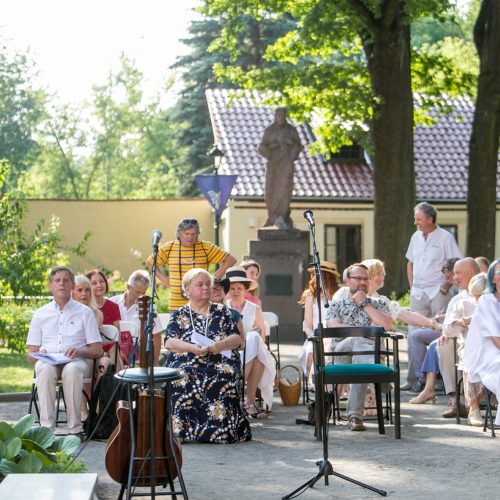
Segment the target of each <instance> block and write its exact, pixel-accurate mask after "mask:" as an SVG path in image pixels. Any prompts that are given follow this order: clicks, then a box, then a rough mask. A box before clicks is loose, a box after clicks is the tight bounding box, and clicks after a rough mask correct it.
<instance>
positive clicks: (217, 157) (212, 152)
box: [207, 144, 224, 246]
mask: <svg viewBox="0 0 500 500" xmlns="http://www.w3.org/2000/svg"><path fill="white" fill-rule="evenodd" d="M207 156H210V157H211V158H212V159H213V162H214V163H213V168H214V175H215V185H216V186H217V187H218V186H219V168H220V164H221V162H222V157H223V156H224V152H223V151H221V150H220V149H219V147H218V146H217V144H214V145H213V146H212V147H211V148H210V149H209V150H208V151H207ZM217 196H218V198H219V199H218V200H217V202H216V204H217V208H216V209H215V219H214V243H215V244H216V245H217V246H219V224H220V211H219V210H220V191H218V193H217Z"/></svg>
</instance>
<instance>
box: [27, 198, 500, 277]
mask: <svg viewBox="0 0 500 500" xmlns="http://www.w3.org/2000/svg"><path fill="white" fill-rule="evenodd" d="M436 207H437V209H438V224H444V225H451V224H455V225H457V227H458V244H459V247H460V249H461V250H462V252H465V241H466V223H467V213H466V211H465V208H464V207H463V205H462V206H461V205H439V204H436ZM306 209H310V210H312V211H313V213H314V219H315V222H316V240H317V246H318V251H319V253H320V257H321V258H323V256H324V248H325V241H324V226H325V224H359V225H361V235H362V239H361V254H362V258H363V259H366V258H371V257H374V243H373V242H374V234H373V211H372V206H371V204H369V203H344V204H341V203H325V202H321V203H320V202H311V203H304V202H294V203H292V219H293V221H294V224H295V227H296V228H298V229H301V230H305V231H306V230H307V229H308V226H307V222H306V220H305V219H304V217H303V212H304V210H306ZM52 215H57V216H58V217H59V218H60V220H61V224H60V230H61V233H62V235H63V237H64V242H63V243H64V244H76V243H77V242H79V241H80V240H81V238H82V237H83V235H84V234H85V232H86V231H90V232H91V233H92V236H91V238H90V240H89V244H88V259H87V260H81V259H77V258H75V259H74V260H73V261H72V265H73V266H74V267H75V269H78V270H84V269H87V268H89V267H91V266H94V265H96V266H104V267H106V268H107V269H109V270H112V271H114V270H118V271H120V273H121V274H122V275H123V276H127V275H128V274H129V273H130V272H131V271H132V270H134V269H137V268H139V267H141V266H142V262H143V261H144V260H145V259H146V258H147V257H148V256H149V255H150V253H151V234H152V232H153V230H155V229H159V230H161V231H162V233H163V238H162V242H166V241H169V240H171V239H172V238H173V237H174V233H175V228H176V226H177V223H178V222H179V221H180V220H181V219H182V218H184V217H193V218H196V219H198V221H199V222H200V225H201V228H202V237H203V239H206V240H210V241H213V239H214V229H213V213H212V210H211V209H210V207H209V205H208V203H207V201H206V200H205V199H201V198H200V199H179V200H164V201H150V200H147V201H135V200H134V201H69V200H68V201H58V200H30V201H29V202H28V217H27V222H26V225H27V229H33V228H34V226H35V223H36V222H37V221H39V220H40V219H42V218H43V219H45V221H46V224H47V223H48V221H50V218H51V216H52ZM265 219H266V209H265V205H264V202H263V201H262V202H255V201H240V200H236V201H235V200H231V201H230V202H229V204H228V208H227V209H226V210H225V212H224V214H223V217H222V223H221V228H220V245H221V246H222V247H223V248H225V249H226V250H228V251H229V252H231V253H232V254H233V255H234V256H235V258H236V259H237V260H240V259H241V258H242V257H243V256H245V255H248V242H249V240H252V239H257V229H258V228H260V227H262V225H263V224H264V222H265ZM395 244H398V245H400V247H401V251H402V252H403V253H405V252H406V248H407V245H408V242H406V241H401V242H396V243H395ZM496 249H497V250H496V255H498V254H499V250H500V217H497V231H496Z"/></svg>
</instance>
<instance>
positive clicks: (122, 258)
mask: <svg viewBox="0 0 500 500" xmlns="http://www.w3.org/2000/svg"><path fill="white" fill-rule="evenodd" d="M28 208H29V210H28V218H27V228H28V229H32V228H33V227H34V225H35V223H36V222H37V221H38V220H40V219H42V218H43V219H44V220H45V222H46V223H47V222H48V221H50V219H51V217H52V215H57V216H58V217H59V218H60V220H61V224H60V231H61V234H62V235H63V238H64V240H63V243H64V244H70V245H73V244H76V243H77V242H79V241H80V240H81V239H82V237H83V235H84V234H85V232H87V231H90V232H91V233H92V235H91V237H90V240H89V244H88V252H87V256H88V259H87V260H85V261H82V260H81V259H78V258H74V259H73V260H72V262H71V265H72V266H73V267H74V268H75V270H79V271H83V270H85V269H88V268H90V267H92V266H98V267H99V266H104V267H106V268H108V269H110V270H112V271H114V270H118V271H120V273H121V274H122V276H123V277H125V278H126V277H128V275H129V274H130V272H132V271H133V270H135V269H138V268H141V267H142V262H143V261H144V260H146V258H147V257H148V256H149V255H150V254H151V252H152V248H151V236H152V232H153V231H154V230H155V229H159V230H160V231H162V233H163V238H162V240H161V241H162V242H166V241H170V240H172V239H173V238H174V234H175V229H176V227H177V224H178V222H179V221H180V220H181V219H182V218H184V217H192V218H195V219H197V220H198V221H199V222H200V226H201V229H202V237H203V238H205V239H208V240H211V241H213V215H212V212H211V210H210V207H209V205H208V203H207V201H206V200H204V199H181V200H165V201H149V200H148V201H55V200H31V201H29V203H28Z"/></svg>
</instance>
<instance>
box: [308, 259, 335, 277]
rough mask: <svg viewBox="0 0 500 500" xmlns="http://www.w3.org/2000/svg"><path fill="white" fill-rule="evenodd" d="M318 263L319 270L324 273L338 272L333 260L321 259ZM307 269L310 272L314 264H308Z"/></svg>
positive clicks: (312, 270)
mask: <svg viewBox="0 0 500 500" xmlns="http://www.w3.org/2000/svg"><path fill="white" fill-rule="evenodd" d="M319 265H320V267H321V271H323V272H324V273H331V274H338V273H337V266H336V265H335V264H334V263H333V262H328V261H327V260H321V261H320V262H319ZM307 270H308V271H310V272H314V266H309V267H308V268H307Z"/></svg>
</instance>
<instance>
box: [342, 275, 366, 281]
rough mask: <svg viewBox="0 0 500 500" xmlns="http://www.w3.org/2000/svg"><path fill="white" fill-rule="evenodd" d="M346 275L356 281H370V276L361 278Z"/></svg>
mask: <svg viewBox="0 0 500 500" xmlns="http://www.w3.org/2000/svg"><path fill="white" fill-rule="evenodd" d="M347 277H348V278H350V279H353V280H358V281H370V278H363V277H362V276H347Z"/></svg>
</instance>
